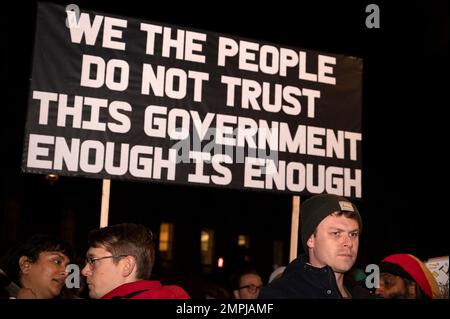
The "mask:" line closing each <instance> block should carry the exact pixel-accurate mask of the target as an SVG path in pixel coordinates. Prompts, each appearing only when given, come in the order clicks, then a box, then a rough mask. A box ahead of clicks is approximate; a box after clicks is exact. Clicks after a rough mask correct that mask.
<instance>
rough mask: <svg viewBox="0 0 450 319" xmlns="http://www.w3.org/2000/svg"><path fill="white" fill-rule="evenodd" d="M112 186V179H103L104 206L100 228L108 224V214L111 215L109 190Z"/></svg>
mask: <svg viewBox="0 0 450 319" xmlns="http://www.w3.org/2000/svg"><path fill="white" fill-rule="evenodd" d="M110 188H111V180H110V179H106V178H105V179H104V180H103V189H102V208H101V212H100V228H102V227H106V226H108V215H109V191H110Z"/></svg>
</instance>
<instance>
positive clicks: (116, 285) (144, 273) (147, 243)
mask: <svg viewBox="0 0 450 319" xmlns="http://www.w3.org/2000/svg"><path fill="white" fill-rule="evenodd" d="M152 239H153V235H152V233H151V231H150V230H148V229H147V228H146V227H144V226H142V225H138V224H117V225H113V226H109V227H105V228H99V229H94V230H93V231H91V232H90V233H89V238H88V245H89V250H88V252H87V254H86V266H85V267H84V268H83V270H82V274H83V275H84V276H85V277H86V281H87V285H88V288H89V296H90V297H91V298H94V299H189V295H188V294H187V293H186V292H185V291H184V290H183V289H182V288H181V287H178V286H162V285H161V283H160V282H159V281H154V280H148V279H149V278H150V275H151V272H152V268H153V264H154V262H155V250H154V247H153V243H152Z"/></svg>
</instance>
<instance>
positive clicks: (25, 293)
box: [16, 288, 37, 299]
mask: <svg viewBox="0 0 450 319" xmlns="http://www.w3.org/2000/svg"><path fill="white" fill-rule="evenodd" d="M16 298H17V299H37V296H36V294H35V293H34V291H33V290H31V289H30V288H20V289H19V292H18V293H17V296H16Z"/></svg>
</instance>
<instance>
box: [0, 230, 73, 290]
mask: <svg viewBox="0 0 450 319" xmlns="http://www.w3.org/2000/svg"><path fill="white" fill-rule="evenodd" d="M70 255H71V250H70V248H69V246H68V245H67V244H66V243H64V242H62V241H60V240H58V239H55V238H53V237H50V236H47V235H34V236H32V237H30V238H29V239H28V240H25V241H23V242H20V243H18V244H17V245H15V246H14V247H12V248H11V249H10V251H9V252H7V253H6V254H5V256H4V258H3V260H2V263H1V269H2V270H3V271H4V273H3V277H4V280H3V281H4V282H6V283H7V286H6V290H7V291H8V293H9V297H10V298H17V299H52V298H56V297H58V296H59V295H60V293H61V289H62V288H63V287H64V284H65V280H66V278H67V275H68V274H67V272H66V266H67V265H68V264H69V262H70V257H69V256H70Z"/></svg>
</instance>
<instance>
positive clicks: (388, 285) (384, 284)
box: [375, 272, 409, 299]
mask: <svg viewBox="0 0 450 319" xmlns="http://www.w3.org/2000/svg"><path fill="white" fill-rule="evenodd" d="M375 294H377V295H378V296H381V297H383V298H385V299H406V298H409V295H408V287H407V285H406V282H405V280H404V279H403V278H401V277H399V276H395V275H392V274H389V273H385V272H384V273H381V274H380V287H379V288H377V289H376V290H375Z"/></svg>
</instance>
